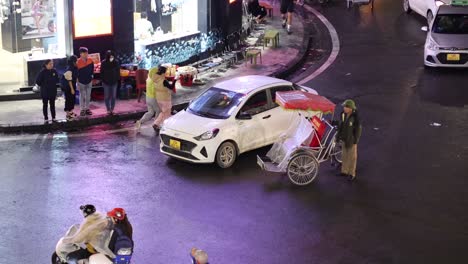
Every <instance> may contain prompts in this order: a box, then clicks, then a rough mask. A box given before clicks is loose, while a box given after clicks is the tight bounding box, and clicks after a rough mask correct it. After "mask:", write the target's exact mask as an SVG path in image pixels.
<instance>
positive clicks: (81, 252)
mask: <svg viewBox="0 0 468 264" xmlns="http://www.w3.org/2000/svg"><path fill="white" fill-rule="evenodd" d="M80 210H81V211H82V213H83V216H84V217H85V218H84V220H83V222H82V223H81V224H80V227H79V229H78V231H77V232H76V233H75V234H74V235H72V236H69V237H65V238H64V239H63V243H65V244H75V245H80V244H85V245H86V248H80V249H78V250H76V251H74V252H71V253H69V254H68V255H67V263H69V264H77V263H78V261H79V260H82V259H88V258H89V257H90V256H91V255H92V254H95V253H98V252H99V253H102V254H105V255H107V256H109V257H110V258H112V259H114V258H115V254H114V253H113V252H112V251H111V250H110V249H109V248H108V247H107V245H106V241H107V239H108V238H109V235H110V231H111V230H112V228H113V222H112V221H111V219H110V218H108V217H106V215H104V214H102V213H100V212H96V207H95V206H94V205H92V204H87V205H82V206H80Z"/></svg>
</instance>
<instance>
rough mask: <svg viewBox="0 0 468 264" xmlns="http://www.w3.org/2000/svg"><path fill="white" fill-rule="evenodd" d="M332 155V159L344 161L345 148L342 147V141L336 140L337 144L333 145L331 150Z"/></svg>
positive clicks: (339, 161) (338, 161)
mask: <svg viewBox="0 0 468 264" xmlns="http://www.w3.org/2000/svg"><path fill="white" fill-rule="evenodd" d="M331 156H332V159H333V160H334V161H335V162H336V163H339V164H341V163H343V158H342V157H343V149H342V147H341V143H340V142H336V143H335V146H333V149H332V151H331Z"/></svg>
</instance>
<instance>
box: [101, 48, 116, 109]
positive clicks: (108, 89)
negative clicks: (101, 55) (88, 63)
mask: <svg viewBox="0 0 468 264" xmlns="http://www.w3.org/2000/svg"><path fill="white" fill-rule="evenodd" d="M101 80H102V86H103V87H104V102H105V103H106V108H107V114H108V115H112V114H114V107H115V97H116V96H117V85H118V84H119V81H120V64H119V62H118V61H116V60H115V55H114V52H113V51H111V50H108V51H107V52H106V59H105V60H103V61H102V62H101Z"/></svg>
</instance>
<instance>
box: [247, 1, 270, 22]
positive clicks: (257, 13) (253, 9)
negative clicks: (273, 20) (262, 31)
mask: <svg viewBox="0 0 468 264" xmlns="http://www.w3.org/2000/svg"><path fill="white" fill-rule="evenodd" d="M247 9H248V11H249V13H250V14H252V16H254V17H255V20H256V21H257V23H260V22H262V21H263V19H264V18H265V16H266V15H267V11H266V9H265V8H264V7H262V6H260V3H259V2H258V0H249V2H248V4H247Z"/></svg>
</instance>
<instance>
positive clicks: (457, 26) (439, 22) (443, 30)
mask: <svg viewBox="0 0 468 264" xmlns="http://www.w3.org/2000/svg"><path fill="white" fill-rule="evenodd" d="M432 31H433V32H434V33H438V34H468V14H466V15H464V14H452V15H438V16H437V17H436V18H435V20H434V26H433V27H432Z"/></svg>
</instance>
